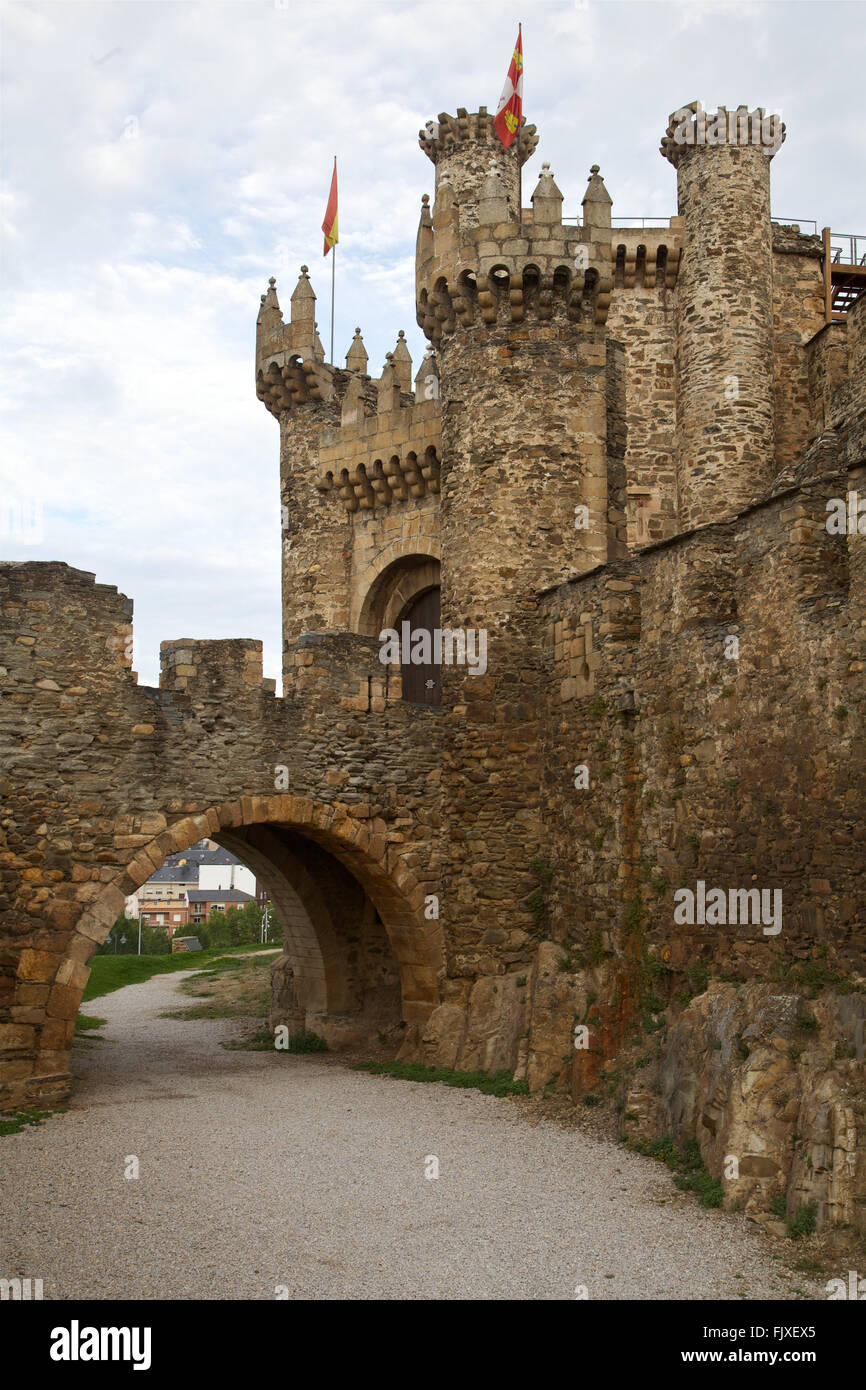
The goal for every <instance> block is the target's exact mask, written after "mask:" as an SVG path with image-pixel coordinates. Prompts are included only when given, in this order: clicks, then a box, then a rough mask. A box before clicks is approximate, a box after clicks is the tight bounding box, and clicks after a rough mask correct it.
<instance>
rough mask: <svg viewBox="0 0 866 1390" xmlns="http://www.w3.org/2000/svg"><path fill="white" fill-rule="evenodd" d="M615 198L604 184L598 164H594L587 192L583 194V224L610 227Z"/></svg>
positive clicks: (590, 172)
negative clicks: (611, 210)
mask: <svg viewBox="0 0 866 1390" xmlns="http://www.w3.org/2000/svg"><path fill="white" fill-rule="evenodd" d="M612 202H613V199H612V198H611V196H610V194H609V193H608V191H607V189H606V188H605V186H604V179H603V178H602V177H601V174H600V173H599V169H598V165H597V164H593V165H592V166H591V168H590V171H589V180H588V182H587V185H586V192H585V193H584V195H583V205H582V206H583V224H584V226H585V227H609V226H610V209H611V205H612Z"/></svg>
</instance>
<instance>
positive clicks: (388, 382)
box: [377, 352, 400, 415]
mask: <svg viewBox="0 0 866 1390" xmlns="http://www.w3.org/2000/svg"><path fill="white" fill-rule="evenodd" d="M399 409H400V381H399V378H398V376H397V369H396V367H395V366H394V354H393V352H386V353H385V366H384V367H383V368H382V375H381V376H380V378H379V394H378V403H377V410H378V412H379V414H380V415H384V414H386V413H387V412H388V411H391V410H399Z"/></svg>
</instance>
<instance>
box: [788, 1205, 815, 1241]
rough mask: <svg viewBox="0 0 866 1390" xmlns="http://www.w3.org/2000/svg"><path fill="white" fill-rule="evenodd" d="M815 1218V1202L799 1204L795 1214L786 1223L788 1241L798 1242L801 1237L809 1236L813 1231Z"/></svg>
mask: <svg viewBox="0 0 866 1390" xmlns="http://www.w3.org/2000/svg"><path fill="white" fill-rule="evenodd" d="M817 1218H818V1203H817V1202H803V1203H801V1205H800V1206H799V1207H798V1208H797V1211H796V1214H795V1215H794V1216H792V1217H791V1219H790V1220H789V1221H788V1222H787V1223H786V1229H787V1232H788V1239H789V1240H799V1239H800V1237H801V1236H810V1235H811V1234H812V1232H813V1231H814V1229H815V1223H816V1221H817Z"/></svg>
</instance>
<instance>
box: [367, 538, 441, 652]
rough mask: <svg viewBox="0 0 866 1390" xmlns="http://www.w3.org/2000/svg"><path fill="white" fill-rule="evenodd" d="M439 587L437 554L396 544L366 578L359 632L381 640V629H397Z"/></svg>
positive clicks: (433, 551) (432, 551)
mask: <svg viewBox="0 0 866 1390" xmlns="http://www.w3.org/2000/svg"><path fill="white" fill-rule="evenodd" d="M439 583H440V562H439V557H438V554H437V553H436V551H435V550H431V552H430V553H429V554H428V553H426V552H419V551H417V550H414V549H412V548H411V547H407V546H406V545H405V544H403V545H401V546H397V544H396V543H395V544H394V546H392V547H389V550H388V553H387V554H386V555H385V556H382V557H380V563H379V565H378V567H377V568H376V569H371V570H370V571H369V572H368V573H367V574H366V575H365V576H364V583H363V593H364V600H363V603H362V604H361V609H360V613H359V615H358V631H359V632H361V633H364V634H365V635H367V636H368V637H378V635H379V633H380V632H381V630H382V628H385V627H395V626H396V624H397V622H398V620H399V618H400V615H401V614H402V613H404V612H405V611H406V609H407V608H408V607H409V606H410V605H411V604H412V603H413V602H414V600H415V599H417V598H420V596H421V595H422V594H424V593H426V592H427V591H428V590H430V589H434V588H438V587H439Z"/></svg>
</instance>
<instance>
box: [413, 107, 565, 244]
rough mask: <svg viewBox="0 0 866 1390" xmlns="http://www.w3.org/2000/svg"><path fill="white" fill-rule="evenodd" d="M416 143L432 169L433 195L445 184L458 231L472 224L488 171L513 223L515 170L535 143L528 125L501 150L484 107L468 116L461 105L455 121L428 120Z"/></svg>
mask: <svg viewBox="0 0 866 1390" xmlns="http://www.w3.org/2000/svg"><path fill="white" fill-rule="evenodd" d="M418 139H419V143H420V145H421V148H422V150H423V151H424V153H425V154H426V155H427V157H428V158H429V159H431V160H432V161H433V163H434V165H435V166H436V186H435V191H436V194H437V196H438V194H439V189H440V186H441V184H442V183H443V182H446V183H450V185H451V189H452V191H453V193H454V198H455V201H456V203H457V205H458V207H459V209H460V225H461V229H466V230H469V229H470V228H472V227H477V226H478V221H479V214H478V200H479V196H480V194H481V191H482V189H483V187H484V183H485V180H486V178H487V177H488V175H489V174H490V173H491V172H493V173H495V174H496V175H497V177H498V178H499V180H500V183H501V189H502V197H503V199H504V201H505V204H506V206H507V208H508V215H509V217H510V218H511V219H512V220H514V221H517V215H518V212H519V208H518V188H519V185H520V169H521V166H522V165H524V164H525V163H526V161H527V160H528V159H529V158H531V156H532V155H533V154H534V153H535V149H536V146H537V145H538V135H537V134H536V130H535V126H534V125H524V126H523V127H522V129H521V131H520V136H519V138H518V139H517V140H515V142H514V144H513V145H512V146H511V148H510V149H508V150H507V149H506V148H505V146H504V145H503V144H502V141H501V140H500V139H499V136H498V135H497V134H496V131H495V130H494V129H493V117H492V116H491V115H489V113H488V111H487V107H486V106H482V107H480V108H479V109H478V111H473V112H472V113H471V114H470V113H469V112H467V111H466V109H465V108H464V107H462V106H461V107H458V109H457V115H456V117H455V116H449V115H447V114H445V113H444V112H443V113H442V114H441V115H440V117H439V119H438V121H428V122H427V125H426V127H425V128H424V130H421V131H419V132H418ZM518 161H519V162H518Z"/></svg>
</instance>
